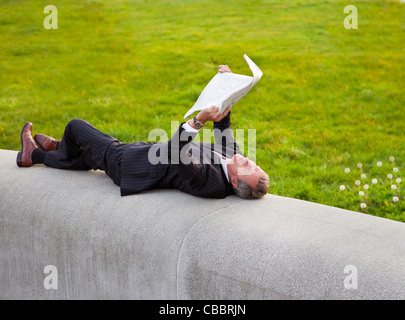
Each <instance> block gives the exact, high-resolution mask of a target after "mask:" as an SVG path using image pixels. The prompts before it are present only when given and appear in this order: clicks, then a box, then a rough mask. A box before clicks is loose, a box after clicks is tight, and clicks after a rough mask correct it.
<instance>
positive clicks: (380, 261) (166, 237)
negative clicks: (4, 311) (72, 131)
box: [0, 150, 405, 299]
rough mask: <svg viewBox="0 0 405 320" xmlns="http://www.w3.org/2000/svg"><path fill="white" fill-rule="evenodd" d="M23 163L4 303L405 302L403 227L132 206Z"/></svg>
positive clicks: (12, 177)
mask: <svg viewBox="0 0 405 320" xmlns="http://www.w3.org/2000/svg"><path fill="white" fill-rule="evenodd" d="M16 155H17V152H15V151H6V150H0V299H404V298H405V224H403V223H399V222H394V221H390V220H386V219H382V218H378V217H373V216H368V215H365V214H360V213H356V212H351V211H346V210H341V209H337V208H332V207H328V206H324V205H319V204H314V203H310V202H306V201H300V200H295V199H289V198H284V197H279V196H274V195H270V194H269V195H267V196H266V197H265V198H264V199H262V200H257V201H244V200H242V199H239V198H237V197H236V196H232V197H228V198H226V199H224V200H209V199H200V198H196V197H193V196H190V195H187V194H183V193H181V192H178V191H175V190H154V191H150V192H144V193H142V194H139V195H133V196H128V197H121V196H120V193H119V188H118V187H116V186H115V185H114V184H113V183H112V181H111V180H110V179H109V178H108V177H107V176H106V175H105V174H104V173H103V172H94V171H92V172H77V171H63V170H56V169H52V168H46V167H44V166H34V167H31V168H18V167H17V166H16V164H15V158H16ZM47 265H54V266H55V267H56V268H57V271H58V289H56V290H54V289H50V290H47V289H45V288H44V279H45V277H46V276H47V274H44V267H45V266H47ZM347 266H354V267H355V269H354V268H353V267H347ZM345 268H349V269H346V272H348V273H345ZM350 268H351V269H350ZM356 271H357V273H356ZM356 274H357V289H350V287H345V285H344V283H345V282H344V281H345V278H346V280H348V279H349V278H350V277H354V276H355V275H356ZM347 277H349V278H347ZM351 283H352V284H353V282H351Z"/></svg>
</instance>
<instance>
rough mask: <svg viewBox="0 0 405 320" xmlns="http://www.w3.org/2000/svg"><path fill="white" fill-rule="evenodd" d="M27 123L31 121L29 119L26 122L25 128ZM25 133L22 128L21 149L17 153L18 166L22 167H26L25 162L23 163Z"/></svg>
mask: <svg viewBox="0 0 405 320" xmlns="http://www.w3.org/2000/svg"><path fill="white" fill-rule="evenodd" d="M27 123H29V121H27V122H26V123H25V124H24V126H23V129H24V127H25V126H26V125H27ZM23 133H24V130H21V133H20V141H21V151H20V152H18V154H17V166H19V167H20V168H21V167H24V166H23V164H22V151H23V138H22V135H23Z"/></svg>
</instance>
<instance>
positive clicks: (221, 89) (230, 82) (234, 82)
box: [184, 54, 263, 119]
mask: <svg viewBox="0 0 405 320" xmlns="http://www.w3.org/2000/svg"><path fill="white" fill-rule="evenodd" d="M243 57H244V58H245V60H246V62H247V64H248V65H249V68H250V70H251V71H252V73H253V77H249V76H244V75H241V74H236V73H229V72H219V73H218V74H216V75H215V76H214V77H213V78H212V79H211V81H210V82H209V83H208V84H207V86H206V87H205V88H204V90H203V92H201V94H200V96H199V97H198V99H197V101H196V103H195V104H194V106H192V107H191V109H190V110H188V112H187V113H186V115H185V116H184V119H187V118H188V117H189V116H190V115H192V114H193V113H194V112H195V111H200V110H203V109H206V108H209V107H211V106H217V107H218V108H219V109H220V110H221V112H224V111H225V110H226V108H228V107H229V106H233V105H234V104H235V103H236V102H238V101H239V100H240V99H242V97H243V96H245V95H246V94H247V93H248V92H249V91H250V89H252V88H253V86H254V85H255V84H256V83H257V82H258V81H259V80H260V78H261V77H262V75H263V72H262V71H261V70H260V69H259V67H258V66H257V65H256V64H255V63H254V62H253V61H252V60H251V59H250V58H249V57H248V56H247V55H246V54H244V55H243Z"/></svg>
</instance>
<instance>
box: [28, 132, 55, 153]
mask: <svg viewBox="0 0 405 320" xmlns="http://www.w3.org/2000/svg"><path fill="white" fill-rule="evenodd" d="M34 140H35V142H36V143H37V145H38V147H39V148H40V149H41V150H43V151H54V150H56V149H57V148H58V142H59V140H56V139H55V138H52V137H49V136H46V135H44V134H42V133H37V134H36V135H35V136H34Z"/></svg>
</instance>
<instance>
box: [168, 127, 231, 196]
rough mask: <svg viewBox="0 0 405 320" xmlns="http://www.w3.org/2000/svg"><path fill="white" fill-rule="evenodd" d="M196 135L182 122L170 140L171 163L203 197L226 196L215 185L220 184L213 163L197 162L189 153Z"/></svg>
mask: <svg viewBox="0 0 405 320" xmlns="http://www.w3.org/2000/svg"><path fill="white" fill-rule="evenodd" d="M196 135H197V132H187V131H186V130H185V129H184V128H183V123H182V124H180V126H179V128H178V130H177V131H176V133H175V134H174V135H173V136H172V138H171V139H170V141H169V142H168V157H169V159H170V164H171V166H173V167H175V168H176V170H177V172H178V173H179V175H180V176H181V177H182V178H183V179H184V180H186V181H187V182H188V183H189V185H190V187H191V188H192V189H193V190H195V191H196V192H197V191H200V192H201V193H199V194H198V195H200V196H203V197H204V196H207V197H224V195H222V193H221V192H220V190H217V187H215V186H218V183H217V181H218V179H217V178H215V174H214V173H213V171H212V168H210V166H211V165H210V164H201V163H199V162H197V163H196V162H194V161H193V159H194V158H193V157H192V156H190V155H189V154H188V150H189V147H188V145H189V144H190V143H191V142H192V141H193V139H194V137H195V136H196ZM210 169H211V170H210ZM218 187H219V186H218ZM218 192H219V193H218Z"/></svg>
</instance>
